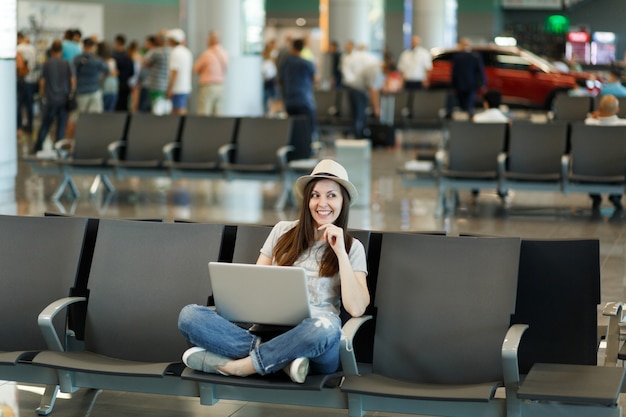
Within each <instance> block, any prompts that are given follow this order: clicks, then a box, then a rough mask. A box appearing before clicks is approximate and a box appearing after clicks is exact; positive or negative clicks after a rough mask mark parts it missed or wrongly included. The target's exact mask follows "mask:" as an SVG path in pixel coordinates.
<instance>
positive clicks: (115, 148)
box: [107, 140, 126, 161]
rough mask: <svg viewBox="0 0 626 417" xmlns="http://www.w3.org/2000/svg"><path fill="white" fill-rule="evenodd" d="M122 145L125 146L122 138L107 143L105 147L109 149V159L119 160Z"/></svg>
mask: <svg viewBox="0 0 626 417" xmlns="http://www.w3.org/2000/svg"><path fill="white" fill-rule="evenodd" d="M124 147H126V141H123V140H116V141H115V142H111V143H109V146H108V147H107V149H108V150H109V155H110V156H111V159H113V160H114V161H119V160H121V158H120V149H122V148H124Z"/></svg>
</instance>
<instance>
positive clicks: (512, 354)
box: [502, 324, 528, 416]
mask: <svg viewBox="0 0 626 417" xmlns="http://www.w3.org/2000/svg"><path fill="white" fill-rule="evenodd" d="M526 329H528V325H527V324H514V325H513V326H511V327H510V328H509V330H508V331H507V332H506V336H504V342H503V343H502V373H503V375H504V390H505V393H506V415H508V416H521V415H522V414H521V400H520V399H519V398H518V397H517V391H518V390H519V385H520V375H519V364H518V360H517V352H518V349H519V344H520V342H521V340H522V336H523V335H524V332H525V331H526Z"/></svg>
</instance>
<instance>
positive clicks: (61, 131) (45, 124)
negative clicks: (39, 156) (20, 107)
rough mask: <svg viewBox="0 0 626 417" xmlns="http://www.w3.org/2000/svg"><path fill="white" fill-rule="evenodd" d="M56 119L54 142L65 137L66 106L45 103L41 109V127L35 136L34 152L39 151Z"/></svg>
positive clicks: (64, 104)
mask: <svg viewBox="0 0 626 417" xmlns="http://www.w3.org/2000/svg"><path fill="white" fill-rule="evenodd" d="M55 119H56V135H55V141H57V140H60V139H63V137H64V136H65V124H66V123H67V104H66V103H46V105H45V106H44V107H43V114H42V116H41V127H40V128H39V134H38V135H37V142H36V143H35V148H34V151H35V152H37V151H40V150H41V148H42V146H43V142H44V140H45V139H46V136H47V135H48V132H49V131H50V126H52V123H53V122H54V121H55Z"/></svg>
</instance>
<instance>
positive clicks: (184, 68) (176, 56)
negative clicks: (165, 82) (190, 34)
mask: <svg viewBox="0 0 626 417" xmlns="http://www.w3.org/2000/svg"><path fill="white" fill-rule="evenodd" d="M168 67H169V70H170V71H172V70H175V71H176V74H177V75H176V80H175V81H174V85H173V87H172V93H174V94H189V93H191V70H192V69H193V55H192V53H191V51H190V50H189V48H187V47H186V46H183V45H177V46H175V47H174V48H172V51H171V52H170V56H169V65H168Z"/></svg>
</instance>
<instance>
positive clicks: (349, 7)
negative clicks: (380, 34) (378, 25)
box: [328, 0, 370, 47]
mask: <svg viewBox="0 0 626 417" xmlns="http://www.w3.org/2000/svg"><path fill="white" fill-rule="evenodd" d="M328 6H329V10H328V11H329V17H328V20H329V22H328V32H329V37H328V39H329V40H336V41H337V42H339V45H341V46H342V47H343V44H344V43H345V42H346V41H348V40H351V41H353V42H354V44H355V45H358V44H365V45H368V46H369V41H370V25H369V16H368V14H369V9H370V4H369V1H368V0H330V1H329V5H328Z"/></svg>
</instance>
